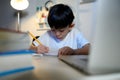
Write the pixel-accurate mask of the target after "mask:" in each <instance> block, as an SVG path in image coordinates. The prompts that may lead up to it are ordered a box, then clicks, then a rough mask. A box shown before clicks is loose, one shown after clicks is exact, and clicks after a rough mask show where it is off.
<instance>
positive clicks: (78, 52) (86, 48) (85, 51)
mask: <svg viewBox="0 0 120 80" xmlns="http://www.w3.org/2000/svg"><path fill="white" fill-rule="evenodd" d="M89 50H90V44H89V43H88V44H86V45H85V46H83V47H82V48H80V49H75V50H74V53H73V55H74V54H75V55H88V54H89Z"/></svg>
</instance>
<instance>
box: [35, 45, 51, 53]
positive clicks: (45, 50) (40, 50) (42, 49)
mask: <svg viewBox="0 0 120 80" xmlns="http://www.w3.org/2000/svg"><path fill="white" fill-rule="evenodd" d="M48 51H49V48H48V47H46V46H44V45H39V46H37V53H40V54H43V53H48Z"/></svg>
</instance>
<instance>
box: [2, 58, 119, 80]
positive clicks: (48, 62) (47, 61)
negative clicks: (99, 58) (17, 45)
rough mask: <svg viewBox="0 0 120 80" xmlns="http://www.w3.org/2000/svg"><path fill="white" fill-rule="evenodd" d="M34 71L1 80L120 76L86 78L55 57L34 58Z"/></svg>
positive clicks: (105, 79)
mask: <svg viewBox="0 0 120 80" xmlns="http://www.w3.org/2000/svg"><path fill="white" fill-rule="evenodd" d="M32 58H33V60H32V63H33V65H34V66H35V68H34V70H31V71H25V72H22V73H17V74H12V75H10V76H6V77H2V78H0V80H118V79H120V74H109V75H100V76H86V75H84V74H83V73H82V72H79V71H78V70H76V69H74V68H72V67H70V66H68V65H67V64H65V63H64V62H62V61H61V60H59V59H58V58H57V57H54V56H42V57H40V56H33V57H32Z"/></svg>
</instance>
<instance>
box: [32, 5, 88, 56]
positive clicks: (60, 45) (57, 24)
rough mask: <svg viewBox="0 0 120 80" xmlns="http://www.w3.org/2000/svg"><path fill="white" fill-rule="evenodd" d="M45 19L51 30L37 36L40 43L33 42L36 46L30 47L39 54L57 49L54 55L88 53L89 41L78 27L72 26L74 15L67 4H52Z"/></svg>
mask: <svg viewBox="0 0 120 80" xmlns="http://www.w3.org/2000/svg"><path fill="white" fill-rule="evenodd" d="M47 20H48V24H49V26H50V28H51V30H49V31H47V32H46V33H45V34H44V35H42V36H40V37H39V38H38V40H40V42H41V43H42V45H38V44H37V43H36V42H34V44H35V45H36V46H37V47H31V49H33V50H36V52H37V53H40V54H42V53H48V52H49V51H52V50H58V53H57V54H55V55H74V54H75V55H79V54H88V52H89V47H90V45H89V42H88V41H87V40H86V39H85V38H84V37H83V36H82V34H81V33H80V32H79V30H78V29H76V28H74V26H75V25H74V24H73V20H74V15H73V12H72V10H71V8H70V7H69V6H67V5H64V4H56V5H54V6H53V7H51V9H50V11H49V14H48V18H47ZM48 54H49V53H48Z"/></svg>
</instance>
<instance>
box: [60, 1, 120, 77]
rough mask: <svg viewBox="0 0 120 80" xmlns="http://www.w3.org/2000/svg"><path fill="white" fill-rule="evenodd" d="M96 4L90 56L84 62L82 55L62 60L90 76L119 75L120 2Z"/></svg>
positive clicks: (100, 2) (62, 58)
mask: <svg viewBox="0 0 120 80" xmlns="http://www.w3.org/2000/svg"><path fill="white" fill-rule="evenodd" d="M96 3H97V9H96V12H97V15H96V24H95V25H96V26H95V35H94V37H93V41H92V43H91V48H90V53H89V55H88V56H86V57H84V59H83V60H82V59H81V57H82V55H77V56H61V57H60V59H61V60H62V61H64V62H66V63H68V64H70V65H72V66H74V67H75V68H77V69H79V70H80V71H81V70H82V71H83V72H85V73H87V74H90V75H96V74H109V73H117V72H120V62H119V61H120V4H119V3H120V0H97V2H96ZM85 58H87V60H85Z"/></svg>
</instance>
